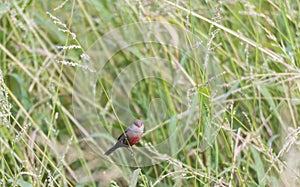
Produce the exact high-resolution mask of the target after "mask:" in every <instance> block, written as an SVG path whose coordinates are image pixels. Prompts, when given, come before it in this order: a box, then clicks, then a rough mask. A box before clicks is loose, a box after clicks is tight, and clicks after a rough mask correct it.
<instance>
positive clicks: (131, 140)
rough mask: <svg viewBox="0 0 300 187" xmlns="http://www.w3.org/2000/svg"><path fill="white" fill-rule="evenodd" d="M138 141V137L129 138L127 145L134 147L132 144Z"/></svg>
mask: <svg viewBox="0 0 300 187" xmlns="http://www.w3.org/2000/svg"><path fill="white" fill-rule="evenodd" d="M139 140H140V138H139V137H132V138H130V140H129V143H130V145H134V144H136V143H137V142H138V141H139Z"/></svg>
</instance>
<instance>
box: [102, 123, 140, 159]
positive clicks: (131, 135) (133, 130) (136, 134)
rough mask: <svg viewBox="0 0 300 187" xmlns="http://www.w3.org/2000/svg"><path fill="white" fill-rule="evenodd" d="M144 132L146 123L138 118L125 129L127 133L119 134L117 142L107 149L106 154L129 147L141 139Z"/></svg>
mask: <svg viewBox="0 0 300 187" xmlns="http://www.w3.org/2000/svg"><path fill="white" fill-rule="evenodd" d="M143 133H144V124H143V123H142V121H141V120H136V121H135V122H134V123H133V124H132V125H130V127H128V128H127V129H126V130H125V133H122V134H121V135H120V136H119V138H118V141H117V143H116V144H115V145H114V146H113V147H112V148H110V149H109V150H108V151H106V152H105V153H104V154H105V155H109V154H111V153H112V152H113V151H115V150H116V149H118V148H120V147H127V148H129V145H130V146H133V145H134V144H136V143H137V142H138V141H139V140H140V139H141V137H142V135H143ZM128 150H129V151H130V153H131V155H132V156H133V155H134V154H133V152H132V151H131V150H130V149H128Z"/></svg>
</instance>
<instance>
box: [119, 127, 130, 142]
mask: <svg viewBox="0 0 300 187" xmlns="http://www.w3.org/2000/svg"><path fill="white" fill-rule="evenodd" d="M127 131H128V129H126V130H125V132H124V133H122V134H121V135H120V136H119V137H118V142H123V143H124V144H126V145H127V144H128V143H127V139H126V138H127V135H126V133H127Z"/></svg>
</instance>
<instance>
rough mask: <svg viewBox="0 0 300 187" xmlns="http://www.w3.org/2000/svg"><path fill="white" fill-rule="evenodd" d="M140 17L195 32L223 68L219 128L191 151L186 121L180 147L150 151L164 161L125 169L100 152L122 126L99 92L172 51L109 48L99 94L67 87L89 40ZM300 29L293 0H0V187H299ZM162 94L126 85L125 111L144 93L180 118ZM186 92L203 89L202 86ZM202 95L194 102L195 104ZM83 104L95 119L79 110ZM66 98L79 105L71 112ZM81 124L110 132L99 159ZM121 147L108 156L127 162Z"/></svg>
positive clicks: (191, 70)
mask: <svg viewBox="0 0 300 187" xmlns="http://www.w3.org/2000/svg"><path fill="white" fill-rule="evenodd" d="M145 21H148V22H151V21H164V22H169V23H172V24H175V25H177V26H179V27H181V28H184V29H187V30H190V31H191V32H192V33H193V34H194V35H195V36H197V37H199V38H201V39H202V40H201V41H199V42H201V45H203V46H205V48H206V50H207V51H209V55H210V56H211V59H212V61H213V62H214V63H215V66H218V67H219V69H220V72H224V74H221V75H219V76H221V77H222V80H223V84H222V85H221V89H222V92H223V94H224V95H226V99H225V100H224V101H222V102H224V103H223V104H224V108H223V109H224V113H223V115H222V120H221V122H220V123H218V124H217V132H218V133H217V134H216V137H215V138H214V139H213V140H212V142H211V144H210V145H209V146H208V147H207V148H206V149H205V150H200V147H199V144H200V142H201V139H203V136H202V135H201V133H203V123H202V122H203V121H201V119H200V120H199V122H198V123H197V124H194V125H196V127H195V129H196V130H197V132H198V133H196V135H192V137H191V138H190V139H188V141H187V143H186V145H184V146H183V148H182V150H181V151H180V152H179V153H178V154H176V155H175V156H169V157H168V156H167V157H166V155H162V154H160V153H159V152H157V153H155V154H157V157H154V158H153V160H156V161H157V160H159V159H161V158H165V160H164V161H161V162H158V163H156V164H153V165H150V166H145V167H139V166H137V167H128V166H126V165H124V162H123V165H122V164H120V165H118V164H114V162H111V160H108V159H104V158H103V157H101V156H99V152H101V151H102V152H103V151H105V149H106V148H108V147H109V146H111V145H112V142H114V139H112V138H111V136H110V134H109V133H111V134H112V137H116V136H117V135H118V134H119V133H121V132H122V128H125V127H123V126H120V125H119V124H120V121H118V115H116V114H115V113H114V108H113V106H112V104H111V102H110V96H109V95H107V94H106V93H107V91H108V90H109V88H110V87H111V86H112V83H113V80H114V78H115V77H116V75H117V73H118V72H120V71H121V70H122V68H124V67H126V66H127V65H129V64H130V63H131V61H133V60H137V59H142V58H146V57H148V55H149V54H152V53H155V52H156V51H158V52H159V53H160V55H162V56H163V57H164V58H169V59H170V61H172V58H171V57H170V54H173V55H174V56H176V54H174V53H176V51H174V50H171V49H168V48H159V46H158V47H157V46H154V47H153V48H149V49H148V50H145V46H144V45H140V46H136V47H135V51H134V52H133V51H130V50H129V52H120V53H118V54H117V55H116V56H115V57H114V58H113V60H114V62H115V64H114V65H112V66H108V67H107V69H106V73H107V74H105V76H104V78H103V79H102V80H101V81H99V82H98V84H97V90H100V91H99V92H97V93H98V94H99V95H97V98H96V100H95V102H94V103H93V101H91V100H90V99H89V98H88V97H80V95H76V94H74V86H78V85H81V84H80V82H76V81H75V82H74V77H75V75H76V71H77V72H78V70H79V71H80V70H82V69H85V68H86V66H85V63H84V62H82V59H84V57H85V56H84V54H85V52H86V50H87V49H88V47H89V46H91V45H92V44H93V43H94V42H95V41H96V40H97V38H99V37H101V36H102V35H104V34H105V33H108V32H109V31H111V30H113V29H115V28H118V27H120V26H123V25H127V24H131V23H136V22H145ZM299 29H300V2H299V1H283V0H280V1H271V0H260V1H254V0H234V1H228V0H223V1H214V0H213V1H196V0H189V1H168V0H152V1H134V0H124V1H109V0H102V1H99V0H85V1H83V0H59V1H42V0H24V1H21V0H19V1H17V0H13V1H8V0H7V1H2V2H1V4H0V41H1V42H0V124H1V126H0V141H1V144H0V149H1V151H0V154H1V155H0V157H1V163H0V183H1V185H2V186H23V187H25V186H26V187H29V186H109V185H110V186H300V180H299V179H300V178H299V177H300V159H299V154H300V152H299V145H300V141H299V133H300V128H299V121H300V117H299V112H300V107H299V105H300V81H299V79H300V71H299V66H300V61H299V57H300V46H299V45H300V41H299V34H300V32H299ZM126 34H128V33H124V35H126ZM146 34H147V33H145V35H146ZM199 44H200V43H199ZM100 52H101V51H99V53H100ZM177 56H179V58H180V57H182V56H183V55H182V54H181V52H179V54H177ZM181 65H182V64H181ZM182 67H183V69H184V70H185V71H186V72H187V75H188V76H189V77H190V78H191V79H192V80H193V81H194V82H195V83H197V84H201V83H205V82H206V81H209V80H207V79H206V78H205V76H204V75H203V74H202V72H203V70H202V69H201V68H202V67H201V66H198V67H191V66H189V65H188V64H183V65H182ZM216 76H218V75H216ZM208 83H209V82H208ZM157 90H158V91H157ZM170 90H171V88H170V87H168V86H166V85H165V84H163V83H161V82H158V83H151V82H149V81H148V82H147V81H146V82H144V83H141V84H140V85H139V86H138V87H135V88H134V89H133V90H132V91H131V98H132V101H133V102H132V103H131V105H130V108H131V110H132V112H133V113H134V115H135V116H136V117H137V118H141V119H143V118H145V116H147V106H148V104H149V99H151V98H154V97H162V98H164V99H165V100H166V101H167V104H168V106H173V108H172V107H171V108H170V109H169V110H167V111H165V112H166V114H167V115H166V116H167V117H168V116H176V115H179V113H180V111H179V110H178V109H177V108H176V107H174V106H176V105H173V104H174V103H176V102H178V101H180V98H179V99H178V98H176V95H173V93H172V92H171V91H170ZM195 90H196V92H195V93H196V94H199V95H200V93H206V94H207V95H212V94H213V93H212V92H213V90H212V89H211V88H210V89H203V88H201V87H197V86H196V88H195ZM203 102H204V103H203ZM208 102H209V101H208V100H204V101H203V100H202V102H198V103H197V104H198V105H199V108H201V109H202V110H205V107H203V105H205V106H206V107H207V105H208ZM87 103H89V104H87ZM91 103H93V104H94V107H95V108H96V110H97V113H98V114H99V116H100V117H99V116H97V115H96V117H95V114H91V113H90V110H89V109H87V106H88V105H90V104H91ZM172 103H173V104H172ZM74 105H76V106H80V107H81V112H82V111H84V110H86V112H83V113H81V114H82V115H81V116H76V115H75V113H76V112H75V113H74ZM208 106H209V105H208ZM85 107H86V108H85ZM75 108H76V107H75ZM208 110H209V109H208ZM77 114H78V113H77ZM168 120H169V121H168ZM171 122H172V119H168V118H165V119H163V120H162V121H161V123H158V124H155V125H156V126H153V127H151V129H152V128H155V129H157V130H154V129H152V130H153V131H151V133H149V134H147V136H144V137H143V141H142V143H141V144H139V145H138V146H146V145H147V144H148V143H149V144H154V145H155V144H156V143H157V142H160V141H162V140H164V139H166V138H167V137H168V136H169V135H168V133H170V132H171V131H172V125H170V126H167V127H166V126H164V124H165V123H167V124H169V123H171ZM87 124H89V125H91V124H94V125H97V124H103V126H104V127H105V128H106V130H107V131H108V132H109V133H105V132H102V133H101V132H99V133H98V135H99V136H100V137H103V139H105V141H104V144H101V146H103V147H101V146H100V150H99V152H98V154H97V153H95V151H94V152H93V151H90V150H89V149H90V147H89V146H87V144H86V141H84V140H85V139H86V138H87V137H86V136H85V135H86V133H89V132H91V131H92V130H91V126H92V125H91V126H88V125H87ZM170 128H171V131H170ZM147 130H149V128H148V129H147V127H146V132H147ZM98 148H99V146H98ZM96 152H97V151H96ZM154 152H155V150H154ZM119 153H120V152H119ZM124 154H126V150H125V151H124ZM124 154H123V155H122V154H120V155H119V154H118V153H116V154H115V155H118V158H120V159H121V160H122V159H124V160H125V162H126V159H128V158H125V156H124ZM116 157H117V156H116Z"/></svg>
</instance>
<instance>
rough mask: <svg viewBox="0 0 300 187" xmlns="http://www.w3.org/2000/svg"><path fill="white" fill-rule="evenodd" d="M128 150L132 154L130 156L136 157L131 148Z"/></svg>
mask: <svg viewBox="0 0 300 187" xmlns="http://www.w3.org/2000/svg"><path fill="white" fill-rule="evenodd" d="M127 150H128V151H129V152H130V155H131V156H132V157H133V156H134V152H133V151H132V149H131V147H130V146H128V147H127Z"/></svg>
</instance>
